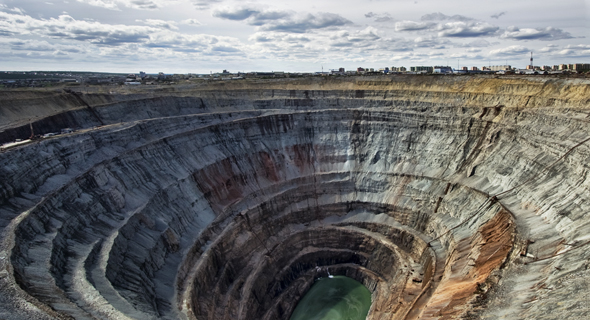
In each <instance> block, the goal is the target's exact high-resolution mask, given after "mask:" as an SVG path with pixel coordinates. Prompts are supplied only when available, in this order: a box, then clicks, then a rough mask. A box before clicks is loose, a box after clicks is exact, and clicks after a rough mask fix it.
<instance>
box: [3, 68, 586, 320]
mask: <svg viewBox="0 0 590 320" xmlns="http://www.w3.org/2000/svg"><path fill="white" fill-rule="evenodd" d="M98 90H100V89H96V88H91V90H88V89H86V90H84V89H83V88H82V89H78V91H71V90H70V91H59V92H54V91H3V92H1V93H0V128H1V129H0V130H3V131H2V132H0V141H10V140H11V139H14V138H18V137H21V138H26V136H24V137H23V135H28V134H30V125H29V123H32V124H33V127H34V130H36V132H38V133H49V132H59V130H61V129H63V128H76V129H77V131H76V132H74V133H69V134H63V135H58V136H55V137H51V138H46V139H40V140H34V141H32V142H29V143H25V144H23V145H21V146H18V147H13V148H9V149H7V150H5V151H4V152H2V153H0V230H1V236H2V238H1V243H0V266H1V268H0V270H1V271H0V291H1V292H0V318H5V319H24V318H29V319H199V320H201V319H288V317H289V316H290V314H291V312H292V311H293V309H294V307H295V306H296V304H297V301H298V300H299V299H300V298H301V297H302V295H303V294H305V292H306V291H307V290H308V289H309V288H310V286H311V285H312V284H313V282H314V280H315V279H317V278H318V277H322V276H326V275H327V270H329V271H330V273H331V274H338V275H346V276H348V277H351V278H354V279H356V280H358V281H360V282H361V283H363V284H364V285H365V286H366V287H367V288H369V290H371V292H372V301H373V304H372V307H371V310H370V311H369V316H368V319H459V318H467V319H469V318H484V319H485V318H489V319H498V318H506V319H557V317H559V318H563V317H569V318H571V319H576V318H580V319H581V318H583V317H584V316H586V315H587V314H588V313H589V312H590V310H589V307H588V301H587V299H588V298H585V297H588V296H590V286H589V285H588V284H589V281H588V279H589V275H590V271H588V268H589V266H590V260H589V259H590V247H589V246H588V245H587V244H588V241H589V240H590V232H589V231H590V230H589V223H590V216H589V215H588V214H587V212H588V208H589V205H588V203H589V202H588V200H589V199H588V198H589V197H590V196H589V195H590V193H589V192H588V185H589V182H588V181H589V180H588V170H587V169H588V163H589V162H588V160H589V159H590V149H589V145H590V142H589V141H588V139H589V138H590V135H589V131H590V126H589V124H588V119H589V108H588V105H589V101H590V100H589V99H590V83H589V82H588V81H583V80H573V79H572V80H568V79H555V78H531V77H527V78H519V77H507V78H494V77H488V76H486V77H471V76H470V77H446V76H436V77H435V76H432V77H429V76H407V77H402V76H400V77H392V78H385V77H375V78H369V77H359V78H352V77H351V78H325V79H320V78H313V79H280V80H257V81H255V80H246V81H232V82H219V83H209V84H201V85H179V86H173V87H152V88H111V89H110V91H111V92H102V93H101V92H98ZM88 92H91V93H88ZM27 130H28V131H27ZM2 139H3V140H2Z"/></svg>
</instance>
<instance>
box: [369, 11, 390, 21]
mask: <svg viewBox="0 0 590 320" xmlns="http://www.w3.org/2000/svg"><path fill="white" fill-rule="evenodd" d="M365 18H369V19H373V21H375V22H389V21H393V20H394V19H393V17H392V16H391V15H390V14H389V13H373V12H369V13H366V14H365Z"/></svg>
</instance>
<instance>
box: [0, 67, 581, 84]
mask: <svg viewBox="0 0 590 320" xmlns="http://www.w3.org/2000/svg"><path fill="white" fill-rule="evenodd" d="M399 74H434V75H435V74H438V75H441V74H442V75H444V74H446V75H467V74H503V75H560V74H562V75H583V76H590V64H589V63H575V64H559V65H553V66H534V65H527V66H526V68H524V69H520V68H515V67H512V66H510V65H497V66H491V65H490V66H483V67H476V66H472V67H467V66H464V67H461V68H457V69H454V68H452V67H450V66H411V67H409V69H408V68H406V67H403V66H401V67H395V66H393V67H383V68H364V67H358V68H357V69H356V70H346V69H345V68H338V69H332V70H329V71H319V72H308V73H302V72H284V71H271V72H257V71H252V72H230V71H228V70H223V71H222V72H215V73H214V72H210V73H209V74H194V73H188V74H166V73H164V72H160V73H158V74H147V73H145V72H139V73H137V74H119V73H98V72H65V71H53V72H52V71H0V89H3V88H6V89H9V88H26V87H31V88H35V87H39V88H42V87H52V86H58V85H71V86H79V85H128V86H135V85H157V84H175V83H181V82H182V83H186V82H187V81H188V82H191V81H226V80H242V79H256V78H259V79H267V78H297V77H314V76H359V75H399Z"/></svg>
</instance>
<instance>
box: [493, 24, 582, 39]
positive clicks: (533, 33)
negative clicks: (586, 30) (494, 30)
mask: <svg viewBox="0 0 590 320" xmlns="http://www.w3.org/2000/svg"><path fill="white" fill-rule="evenodd" d="M501 38H504V39H512V40H544V41H549V40H560V39H572V38H574V37H572V35H571V34H570V33H569V32H565V31H563V30H561V29H557V28H553V27H547V28H544V29H542V28H539V29H532V28H523V29H519V28H518V27H515V26H511V27H508V28H507V29H506V31H505V32H504V33H503V34H502V36H501Z"/></svg>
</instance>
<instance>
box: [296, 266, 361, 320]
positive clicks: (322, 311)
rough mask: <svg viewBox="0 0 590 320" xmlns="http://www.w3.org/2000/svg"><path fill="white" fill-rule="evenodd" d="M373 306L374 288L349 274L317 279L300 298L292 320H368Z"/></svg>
mask: <svg viewBox="0 0 590 320" xmlns="http://www.w3.org/2000/svg"><path fill="white" fill-rule="evenodd" d="M370 308H371V292H369V290H368V289H367V288H366V287H365V286H364V285H363V284H362V283H360V282H358V281H356V280H354V279H351V278H349V277H345V276H331V277H330V278H321V279H320V280H318V281H316V283H314V284H313V285H312V286H311V288H310V289H309V291H308V292H307V293H306V294H305V296H304V297H303V299H301V301H299V303H298V304H297V307H296V308H295V310H294V311H293V315H291V318H290V320H365V319H366V318H367V314H368V313H369V309H370Z"/></svg>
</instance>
